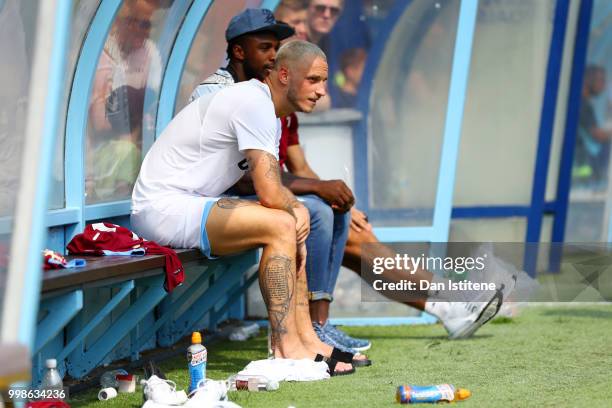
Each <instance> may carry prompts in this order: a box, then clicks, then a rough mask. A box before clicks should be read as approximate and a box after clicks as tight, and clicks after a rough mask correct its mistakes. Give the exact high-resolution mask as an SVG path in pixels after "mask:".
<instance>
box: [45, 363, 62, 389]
mask: <svg viewBox="0 0 612 408" xmlns="http://www.w3.org/2000/svg"><path fill="white" fill-rule="evenodd" d="M45 366H46V367H47V371H46V372H45V375H44V376H43V379H42V383H41V385H40V388H41V389H43V390H61V389H63V388H64V383H63V382H62V377H61V376H60V374H59V371H57V360H56V359H54V358H50V359H48V360H46V361H45Z"/></svg>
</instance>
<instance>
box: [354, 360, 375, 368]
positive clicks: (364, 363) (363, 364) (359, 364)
mask: <svg viewBox="0 0 612 408" xmlns="http://www.w3.org/2000/svg"><path fill="white" fill-rule="evenodd" d="M351 363H352V364H353V367H355V368H357V367H369V366H371V365H372V360H370V359H369V358H364V359H363V360H358V359H353V361H351Z"/></svg>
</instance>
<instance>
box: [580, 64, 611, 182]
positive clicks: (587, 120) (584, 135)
mask: <svg viewBox="0 0 612 408" xmlns="http://www.w3.org/2000/svg"><path fill="white" fill-rule="evenodd" d="M605 89H606V71H605V69H604V68H603V67H601V66H598V65H589V66H587V67H586V70H585V73H584V84H583V88H582V102H581V104H580V117H579V122H578V134H577V135H576V152H575V154H574V158H575V159H574V171H573V173H574V177H575V178H576V179H577V180H579V181H588V182H591V181H594V182H598V181H603V180H605V179H606V175H607V171H608V161H609V156H610V139H611V138H612V130H611V129H604V128H603V127H602V125H601V124H600V123H599V121H598V120H597V117H596V115H595V109H594V107H593V102H592V99H593V98H595V97H597V96H599V95H600V94H601V93H602V92H603V91H604V90H605Z"/></svg>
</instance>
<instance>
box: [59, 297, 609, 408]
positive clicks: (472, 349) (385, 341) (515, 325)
mask: <svg viewBox="0 0 612 408" xmlns="http://www.w3.org/2000/svg"><path fill="white" fill-rule="evenodd" d="M345 329H346V331H347V332H349V333H350V334H352V335H354V336H358V337H367V338H369V339H371V340H372V342H373V347H372V349H371V350H370V351H369V352H368V356H369V357H370V358H371V359H372V360H373V361H374V365H373V366H372V367H366V368H360V369H358V371H357V373H355V374H353V375H349V376H344V377H334V378H331V379H329V380H326V381H317V382H313V383H287V382H283V383H281V387H280V389H279V390H278V391H274V392H260V393H248V392H246V391H240V392H233V393H230V399H231V400H232V401H234V402H236V403H238V404H239V405H241V406H243V407H266V408H268V407H270V408H273V407H282V408H287V407H289V406H295V407H296V408H300V407H356V406H357V407H362V408H366V407H392V406H398V404H396V403H395V390H396V388H397V386H398V385H400V384H423V385H424V384H438V383H451V384H454V385H456V386H460V387H464V388H468V389H469V390H471V391H472V397H471V398H470V399H469V400H467V401H463V402H460V403H459V404H460V405H459V406H460V407H483V406H484V407H491V406H503V407H505V406H512V407H524V406H538V407H542V406H548V407H558V406H589V407H591V406H601V407H609V406H612V395H610V392H611V390H612V306H606V305H602V306H576V307H574V306H569V307H555V308H551V307H531V308H527V309H524V310H523V311H522V312H521V314H520V316H519V317H517V318H514V319H508V318H499V319H497V320H494V321H493V322H492V323H490V324H488V325H486V326H484V327H483V328H482V329H481V330H480V331H478V332H477V333H476V336H475V337H473V338H471V339H469V340H460V341H449V340H447V339H446V337H445V331H444V329H443V328H442V326H440V325H433V326H391V327H351V328H345ZM265 350H266V339H265V337H263V336H260V337H258V338H256V339H254V340H250V341H248V342H243V343H232V342H224V343H217V344H214V345H213V346H210V349H209V355H208V377H211V378H213V379H223V378H226V377H227V376H229V375H230V374H232V373H235V372H237V371H238V370H240V369H241V368H243V367H244V366H245V365H246V364H247V363H248V362H249V361H250V360H255V359H262V358H265V357H266V351H265ZM161 368H162V369H163V370H164V372H166V374H167V376H168V377H169V378H170V379H172V380H174V381H176V383H177V384H178V386H179V388H185V387H186V385H187V381H188V374H187V369H186V361H185V358H184V357H183V356H178V357H175V358H173V359H171V360H168V361H166V362H163V363H161ZM96 392H97V390H92V391H90V392H85V393H82V394H78V395H72V396H71V399H70V403H71V405H72V406H74V407H105V408H111V407H139V406H141V405H142V400H141V398H142V396H141V393H136V394H120V395H119V396H118V397H117V398H115V399H113V400H110V401H106V402H99V401H97V400H96V398H95V395H96Z"/></svg>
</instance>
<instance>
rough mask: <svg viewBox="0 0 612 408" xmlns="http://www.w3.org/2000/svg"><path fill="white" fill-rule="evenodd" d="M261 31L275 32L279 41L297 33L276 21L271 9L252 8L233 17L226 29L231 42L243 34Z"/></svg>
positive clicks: (228, 40)
mask: <svg viewBox="0 0 612 408" xmlns="http://www.w3.org/2000/svg"><path fill="white" fill-rule="evenodd" d="M261 31H270V32H272V33H274V34H275V35H276V37H277V38H278V39H279V41H282V40H284V39H285V38H288V37H291V36H292V35H293V34H295V30H294V29H293V28H292V27H291V26H289V25H288V24H285V23H280V22H278V21H276V19H275V18H274V14H272V12H271V11H270V10H268V9H253V8H250V9H246V10H244V11H243V12H242V13H240V14H237V15H235V16H234V17H232V19H231V21H230V23H229V25H228V26H227V30H225V39H226V40H227V42H230V41H231V40H233V39H234V38H236V37H240V36H241V35H244V34H252V33H257V32H261Z"/></svg>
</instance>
